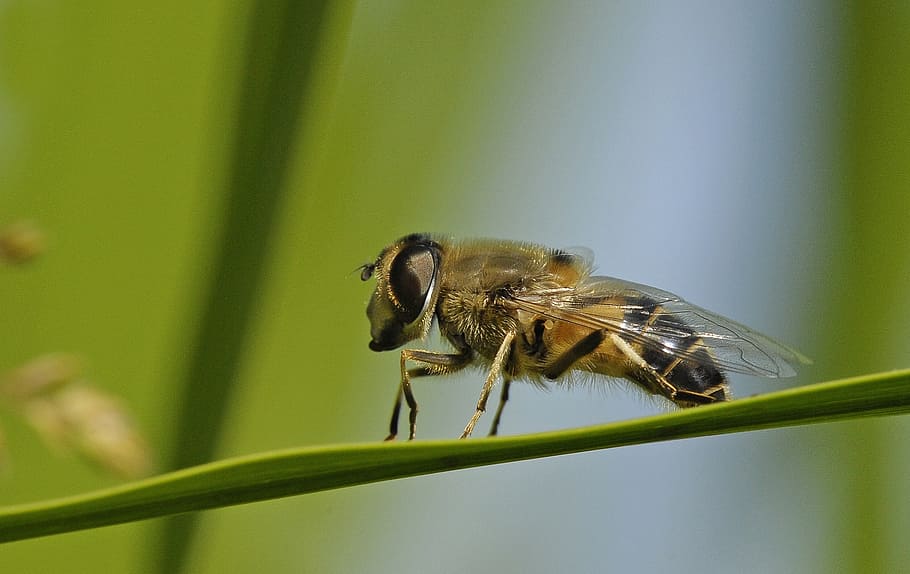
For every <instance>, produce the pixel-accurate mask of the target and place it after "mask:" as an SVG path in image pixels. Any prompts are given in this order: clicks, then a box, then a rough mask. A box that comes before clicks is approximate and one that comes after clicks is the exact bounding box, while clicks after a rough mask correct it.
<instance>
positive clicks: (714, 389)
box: [636, 338, 730, 406]
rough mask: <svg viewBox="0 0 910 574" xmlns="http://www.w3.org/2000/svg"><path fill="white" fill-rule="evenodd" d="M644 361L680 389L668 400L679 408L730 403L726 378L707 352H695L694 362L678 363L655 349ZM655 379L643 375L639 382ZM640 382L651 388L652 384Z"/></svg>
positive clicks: (680, 361)
mask: <svg viewBox="0 0 910 574" xmlns="http://www.w3.org/2000/svg"><path fill="white" fill-rule="evenodd" d="M699 343H700V342H699V340H698V339H695V338H693V344H699ZM641 357H642V359H644V361H645V363H647V364H648V365H649V366H650V367H651V368H652V369H654V371H655V372H656V373H657V374H658V375H660V376H661V377H663V378H664V379H666V381H667V382H668V383H670V385H671V386H672V387H674V388H675V389H677V391H678V392H677V394H676V396H675V397H668V398H670V399H671V400H673V401H674V402H676V403H677V404H679V405H680V406H692V405H696V404H705V403H712V402H715V401H728V400H730V393H729V386H728V384H727V378H726V377H725V376H724V374H723V373H722V372H721V371H720V370H719V369H718V368H717V367H716V366H715V365H714V359H713V358H712V357H711V356H710V355H709V354H708V352H707V351H706V350H704V349H698V350H696V351H695V352H694V353H693V358H691V359H689V358H686V359H679V358H677V357H674V356H672V355H670V354H669V353H665V352H663V351H660V350H658V349H652V348H648V349H644V350H643V352H642V354H641ZM652 376H653V375H650V374H648V373H641V374H639V376H638V377H636V379H639V378H640V377H643V378H649V377H652ZM641 382H645V383H646V384H648V385H650V384H652V383H651V381H641Z"/></svg>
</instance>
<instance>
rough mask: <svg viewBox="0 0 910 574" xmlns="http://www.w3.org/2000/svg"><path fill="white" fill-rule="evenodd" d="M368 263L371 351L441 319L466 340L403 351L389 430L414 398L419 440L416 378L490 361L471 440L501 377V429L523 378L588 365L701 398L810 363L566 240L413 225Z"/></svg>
mask: <svg viewBox="0 0 910 574" xmlns="http://www.w3.org/2000/svg"><path fill="white" fill-rule="evenodd" d="M360 270H361V274H360V277H361V279H362V280H363V281H367V280H368V279H370V278H371V277H373V276H375V277H376V289H375V291H374V293H373V296H372V297H371V299H370V303H369V306H368V307H367V316H368V317H369V319H370V324H371V335H372V340H371V341H370V349H372V350H374V351H388V350H392V349H397V348H398V347H401V346H402V345H404V344H405V343H408V342H410V341H413V340H415V339H422V338H424V337H425V336H426V335H427V333H428V332H429V330H430V327H431V325H432V323H433V319H434V318H435V319H436V322H437V324H438V326H439V331H440V332H441V334H442V336H443V337H444V338H445V339H446V340H447V341H448V342H449V343H451V345H452V347H454V352H451V353H439V352H434V351H424V350H417V349H404V350H402V351H401V382H400V385H399V387H398V393H397V395H396V398H395V403H394V406H393V410H392V419H391V422H390V424H389V435H388V437H387V438H386V440H391V439H394V438H395V436H396V435H397V434H398V418H399V414H400V412H401V405H402V399H404V401H405V402H407V404H408V408H409V409H410V416H409V432H408V438H409V439H413V438H414V435H415V429H416V422H417V401H416V400H415V399H414V393H413V392H412V390H411V379H414V378H416V377H425V376H431V375H432V376H435V375H446V374H449V373H454V372H455V371H459V370H461V369H463V368H464V367H466V366H468V365H471V364H480V365H483V366H486V367H487V368H488V369H489V370H488V374H487V377H486V380H485V382H484V385H483V388H482V390H481V393H480V398H479V400H478V401H477V406H476V408H475V411H474V413H473V415H472V416H471V419H470V420H469V421H468V424H467V425H466V426H465V428H464V432H463V433H462V434H461V437H462V438H466V437H468V436H470V435H471V432H472V431H473V429H474V425H475V424H476V423H477V420H478V419H479V418H480V416H481V414H482V413H483V412H484V411H485V410H486V405H487V400H488V398H489V396H490V393H491V391H492V389H493V387H494V385H495V384H496V382H497V381H498V380H499V378H500V377H502V379H503V384H502V392H501V398H500V402H499V407H498V408H497V410H496V414H495V416H494V417H493V423H492V427H491V430H490V434H491V435H495V434H496V433H497V431H498V428H499V422H500V419H501V417H502V410H503V407H504V406H505V404H506V402H507V401H508V398H509V385H510V384H511V382H512V381H513V380H517V379H523V380H528V381H530V382H533V383H536V384H539V385H543V384H544V383H545V381H546V380H557V379H560V378H563V377H565V376H567V375H569V374H571V373H573V372H579V371H580V372H584V373H589V374H594V375H605V376H607V377H615V378H623V379H627V380H629V381H631V382H632V383H634V384H636V385H637V386H638V387H640V388H641V389H643V390H644V391H646V392H648V393H651V394H653V395H659V396H662V397H665V398H666V399H668V400H670V401H671V402H673V403H675V404H676V405H678V406H680V407H691V406H696V405H704V404H710V403H714V402H720V401H728V400H730V398H731V395H730V389H729V385H728V382H727V377H726V375H725V373H728V372H734V373H745V374H749V375H758V376H762V377H788V376H792V375H794V374H795V372H794V370H793V366H794V365H796V364H799V363H809V362H810V361H809V359H807V358H806V357H804V356H803V355H801V354H800V353H799V352H797V351H795V350H793V349H790V348H788V347H786V346H784V345H782V344H780V343H777V342H775V341H773V340H771V339H770V338H768V337H766V336H765V335H762V334H760V333H757V332H755V331H753V330H752V329H749V328H748V327H746V326H744V325H741V324H739V323H737V322H735V321H732V320H730V319H727V318H725V317H721V316H720V315H717V314H715V313H712V312H710V311H707V310H705V309H702V308H701V307H697V306H695V305H692V304H691V303H687V302H686V301H684V300H682V299H681V298H679V297H677V296H676V295H674V294H673V293H669V292H667V291H663V290H661V289H656V288H654V287H648V286H647V285H640V284H638V283H632V282H629V281H624V280H622V279H615V278H613V277H602V276H592V275H591V272H592V270H593V267H592V262H591V260H590V258H588V257H585V256H582V255H578V254H574V253H570V252H568V251H563V250H560V249H550V248H547V247H543V246H539V245H533V244H530V243H519V242H511V241H498V240H489V239H471V240H464V241H456V240H452V239H449V238H443V237H436V236H431V235H425V234H412V235H408V236H406V237H403V238H401V239H399V240H398V241H396V242H395V243H393V244H392V245H390V246H388V247H386V248H385V249H383V250H382V252H381V253H380V254H379V256H378V257H377V258H376V260H375V261H374V262H373V263H368V264H366V265H363V266H362V267H361V268H360ZM409 363H411V364H414V365H415V366H414V367H413V368H408V364H409Z"/></svg>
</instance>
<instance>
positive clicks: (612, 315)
mask: <svg viewBox="0 0 910 574" xmlns="http://www.w3.org/2000/svg"><path fill="white" fill-rule="evenodd" d="M513 300H514V304H515V305H516V307H517V308H519V309H522V310H524V311H527V312H530V313H534V314H537V315H542V316H544V317H548V318H550V319H553V320H556V321H565V322H568V323H572V324H575V325H580V326H583V327H588V328H590V329H604V330H607V331H609V332H611V333H616V334H617V335H619V336H620V337H622V338H623V339H625V340H627V341H634V342H637V343H640V344H641V345H644V346H645V347H649V348H652V349H657V350H660V351H662V352H665V353H670V354H672V355H675V356H677V357H680V358H683V359H687V358H688V359H696V360H697V359H698V356H697V353H698V351H699V350H702V349H704V350H707V351H708V352H709V353H710V355H711V356H712V357H713V358H714V360H715V362H716V363H717V366H718V367H719V368H720V369H721V370H724V371H729V372H735V373H745V374H749V375H758V376H762V377H789V376H792V375H794V374H795V371H794V369H793V367H794V366H796V365H798V364H808V363H811V362H812V361H811V360H810V359H808V358H807V357H805V356H804V355H802V354H800V353H799V352H798V351H796V350H794V349H791V348H789V347H787V346H786V345H783V344H781V343H778V342H777V341H774V340H773V339H771V338H769V337H767V336H765V335H762V334H761V333H758V332H756V331H753V330H752V329H750V328H749V327H746V326H745V325H742V324H740V323H737V322H736V321H733V320H731V319H727V318H726V317H722V316H720V315H718V314H716V313H712V312H711V311H708V310H707V309H702V308H701V307H698V306H697V305H693V304H691V303H687V302H686V301H684V300H683V299H681V298H680V297H678V296H676V295H674V294H673V293H670V292H668V291H664V290H662V289H657V288H655V287H649V286H647V285H641V284H639V283H632V282H630V281H625V280H622V279H616V278H613V277H589V278H588V279H586V280H585V281H584V282H583V283H582V284H580V285H579V286H578V287H577V288H574V289H573V288H557V289H548V290H543V291H537V292H527V293H519V294H516V295H515V296H514V297H513Z"/></svg>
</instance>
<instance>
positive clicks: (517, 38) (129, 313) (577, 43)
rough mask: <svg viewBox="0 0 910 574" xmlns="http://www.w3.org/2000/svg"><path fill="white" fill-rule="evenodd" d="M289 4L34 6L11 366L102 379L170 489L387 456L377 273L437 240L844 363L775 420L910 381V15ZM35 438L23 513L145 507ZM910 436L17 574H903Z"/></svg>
mask: <svg viewBox="0 0 910 574" xmlns="http://www.w3.org/2000/svg"><path fill="white" fill-rule="evenodd" d="M292 4H294V3H292V2H288V3H286V4H285V6H290V5H292ZM268 5H270V3H268V2H264V1H263V2H254V1H241V2H218V1H214V0H210V1H205V2H196V3H189V4H187V3H178V2H173V1H168V0H163V1H158V2H154V3H140V4H129V5H128V4H124V3H120V2H110V1H100V2H93V3H90V5H89V4H86V5H82V4H78V3H70V2H57V1H45V2H34V1H25V0H19V1H16V0H5V1H0V228H2V227H4V226H7V225H11V224H13V223H15V222H17V221H22V220H28V221H31V222H33V223H34V225H35V226H37V227H38V228H40V230H41V231H42V233H43V234H44V235H45V239H44V240H43V243H44V245H45V246H46V247H45V249H44V251H43V252H42V253H41V254H40V255H39V256H38V257H37V258H36V259H35V260H34V261H31V262H29V264H27V265H11V264H7V265H0V317H2V325H0V334H2V339H3V341H4V343H3V344H2V345H0V371H4V372H5V371H9V370H11V369H15V368H17V367H19V366H21V365H23V364H25V363H27V362H28V361H31V360H32V359H34V358H35V357H37V356H41V355H44V354H45V353H49V352H72V353H77V354H78V355H79V356H81V357H83V358H84V366H83V367H82V368H83V370H84V373H85V376H86V377H87V378H88V379H90V380H91V382H92V384H93V385H94V386H95V387H96V388H98V389H99V391H100V392H104V393H108V394H110V395H112V396H116V397H119V398H120V400H122V401H123V404H125V405H128V408H129V409H130V410H131V412H132V413H133V417H134V419H135V422H136V424H137V426H138V428H139V429H140V430H141V432H142V434H143V436H144V437H145V442H146V443H147V445H148V449H149V451H150V452H151V453H153V456H154V459H155V462H154V464H155V468H157V469H159V470H165V469H168V468H171V467H174V466H180V465H182V464H189V463H191V462H192V461H194V460H205V459H208V458H223V457H229V456H233V455H239V454H246V453H254V452H260V451H265V450H269V449H275V448H282V447H290V446H300V445H317V444H326V443H339V442H354V441H372V440H379V439H381V438H382V437H383V436H384V434H385V431H386V426H387V422H388V416H389V412H390V407H391V401H392V398H393V396H394V392H395V388H396V385H397V382H398V359H397V355H396V354H395V353H391V352H390V353H384V354H376V353H373V352H371V351H369V350H368V349H367V342H368V340H369V329H368V323H367V320H366V318H365V315H364V311H365V308H366V303H367V301H368V298H369V295H370V292H371V289H372V284H363V283H361V282H360V280H359V277H358V273H357V272H356V271H354V272H352V270H355V269H356V267H357V266H358V265H360V264H362V263H364V262H367V261H371V260H372V259H373V258H374V257H375V256H376V254H377V253H378V252H379V250H380V249H381V248H382V247H384V246H385V245H386V244H388V243H390V242H391V241H393V240H395V239H396V238H398V237H399V236H401V235H404V234H406V233H409V232H413V231H435V232H443V233H451V234H455V235H461V236H492V237H501V238H509V239H521V240H527V241H533V242H538V243H543V244H547V245H551V246H555V247H572V246H585V247H588V248H590V249H591V250H592V251H593V252H594V253H595V254H596V262H597V267H598V270H599V271H600V272H601V273H603V274H608V275H614V276H618V277H623V278H627V279H630V280H633V281H637V282H643V283H648V284H652V285H655V286H659V287H662V288H665V289H669V290H672V291H674V292H677V293H679V294H681V295H682V296H684V297H685V298H686V299H688V300H690V301H692V302H694V303H697V304H699V305H702V306H705V307H708V308H710V309H712V310H714V311H717V312H719V313H722V314H724V315H727V316H729V317H732V318H734V319H736V320H738V321H740V322H743V323H746V324H748V325H750V326H752V327H754V328H756V329H758V330H761V331H763V332H765V333H768V334H769V335H772V336H774V337H775V338H778V339H780V340H782V341H785V342H787V343H789V344H792V345H794V346H795V347H797V348H799V349H800V350H802V351H803V352H805V353H806V354H808V355H810V356H811V357H813V358H814V360H815V365H813V366H811V367H808V368H806V369H803V370H802V371H801V372H800V375H799V376H798V377H797V378H796V379H793V380H785V381H774V380H770V381H769V380H757V379H750V378H748V377H736V378H735V379H734V389H733V390H734V394H736V395H739V396H746V395H750V394H753V393H761V392H766V391H770V390H774V389H778V388H781V387H782V386H785V385H798V384H808V383H812V382H818V381H823V380H827V379H831V378H837V377H845V376H851V375H857V374H862V373H866V372H872V371H880V370H886V369H891V368H898V367H907V366H910V351H908V340H910V326H908V325H910V304H908V298H907V295H906V294H907V293H908V292H910V233H908V232H907V229H906V224H905V220H906V218H907V215H908V214H910V169H908V166H910V163H908V161H907V158H908V157H910V130H908V128H910V100H908V98H907V94H908V93H910V43H907V42H906V32H907V30H908V29H910V7H908V6H907V5H904V4H900V5H898V3H894V5H893V6H891V7H888V8H885V7H882V6H879V7H872V6H871V5H869V4H865V3H859V2H857V3H850V2H848V3H831V2H800V3H790V2H763V3H752V2H710V1H704V2H689V3H685V4H682V3H676V2H650V3H639V2H610V3H607V2H604V3H591V2H571V3H550V2H507V1H494V2H442V3H433V4H430V3H422V2H362V3H327V4H325V6H323V4H322V3H312V4H303V5H304V6H305V9H301V10H302V11H300V12H295V11H294V10H293V9H290V8H289V9H288V10H289V12H287V13H282V12H280V9H279V8H277V6H279V5H281V3H280V2H274V3H271V5H272V8H268V7H266V6H268ZM270 94H271V95H270ZM276 94H277V95H276ZM270 97H271V98H272V99H270ZM237 301H240V303H237ZM428 346H430V347H431V348H442V344H441V342H440V341H439V340H438V337H437V336H436V335H435V334H432V335H431V339H430V341H429V342H428ZM481 378H482V375H481V374H479V373H477V372H471V373H468V374H465V375H463V376H458V377H451V378H448V379H446V380H440V381H429V380H427V381H420V382H418V383H417V385H416V387H415V393H416V395H417V398H418V400H419V401H420V404H421V419H420V429H419V430H420V433H419V437H422V438H440V437H454V436H457V435H458V434H459V432H460V430H461V428H462V427H463V425H464V423H465V422H466V420H467V418H468V417H469V416H470V414H471V412H472V409H473V404H474V402H475V401H476V398H477V394H478V392H479V389H480V384H481ZM509 407H510V408H508V409H506V413H505V415H504V418H503V425H502V427H501V432H503V433H504V434H515V433H524V432H535V431H543V430H548V429H557V428H565V427H575V426H581V425H587V424H593V423H601V422H607V421H614V420H621V419H627V418H631V417H636V416H642V415H647V414H653V413H655V412H658V411H660V410H662V409H664V408H665V407H664V406H663V405H661V404H659V403H657V402H655V401H653V400H650V399H648V398H646V397H643V396H642V395H641V394H639V393H637V392H634V391H630V390H629V389H628V388H627V387H626V385H624V384H622V383H618V382H617V383H609V384H604V385H602V387H600V388H596V389H591V388H588V387H580V388H577V389H574V390H566V389H563V388H555V389H554V390H553V391H552V392H549V393H547V392H541V391H539V390H537V389H535V388H532V387H530V386H513V392H512V401H511V402H510V405H509ZM19 414H20V413H18V412H17V409H16V408H15V406H10V405H9V404H7V405H6V407H5V408H2V410H0V426H2V433H3V435H2V436H3V439H2V442H0V444H2V445H3V456H2V463H0V465H2V466H0V504H2V505H7V504H16V503H21V502H28V501H37V500H42V499H46V498H51V497H59V496H66V495H71V494H77V493H81V492H85V491H87V490H91V489H96V488H100V487H105V486H110V485H113V484H118V483H119V482H120V480H121V479H118V478H116V477H112V476H111V475H110V474H108V473H105V472H104V471H103V470H101V469H99V468H96V467H95V466H92V465H90V464H86V463H85V462H83V461H81V460H79V459H78V458H73V457H65V456H64V457H61V456H58V455H57V454H55V453H54V452H52V451H50V450H48V449H47V448H46V447H45V445H44V443H43V442H42V441H41V439H40V438H39V436H38V435H37V434H36V433H35V432H34V430H33V429H32V428H31V427H30V426H29V425H28V424H27V423H26V422H25V420H24V418H23V417H21V416H19ZM489 419H490V417H489V416H488V417H484V419H482V420H481V423H480V428H481V429H485V428H487V425H488V424H489V422H490V421H489ZM209 431H210V432H209ZM908 432H910V421H908V420H907V419H906V418H893V419H883V420H863V421H858V422H851V423H836V424H826V425H821V426H818V427H812V428H796V429H790V430H775V431H764V432H755V433H748V434H744V435H736V436H725V437H713V438H704V439H694V440H686V441H680V442H671V443H665V444H655V445H647V446H641V447H631V448H623V449H617V450H610V451H603V452H594V453H589V454H582V455H574V456H566V457H558V458H552V459H547V460H540V461H533V462H524V463H515V464H509V465H503V466H495V467H489V468H483V469H477V470H469V471H460V472H454V473H447V474H442V475H437V476H428V477H420V478H412V479H406V480H400V481H394V482H387V483H382V484H375V485H369V486H364V487H357V488H350V489H345V490H341V491H334V492H326V493H319V494H314V495H308V496H303V497H297V498H290V499H285V500H278V501H273V502H267V503H260V504H253V505H248V506H243V507H236V508H227V509H221V510H216V511H212V512H208V513H205V514H203V515H201V516H198V515H197V518H198V520H197V521H196V522H195V523H189V522H186V521H183V522H174V521H167V520H157V521H150V522H145V523H137V524H129V525H123V526H116V527H109V528H103V529H98V530H94V531H87V532H80V533H74V534H67V535H61V536H55V537H50V538H46V539H38V540H32V541H25V542H17V543H13V544H9V545H5V546H2V547H0V571H3V572H38V571H65V572H69V573H79V572H97V571H101V570H106V571H111V572H156V571H158V572H160V571H172V572H173V571H177V570H176V569H177V567H178V566H177V565H179V564H180V563H181V560H183V562H182V565H183V568H184V569H185V571H187V572H202V573H205V572H213V573H214V572H276V573H277V572H390V573H391V572H415V573H416V572H490V571H495V572H541V573H543V572H553V571H561V572H599V571H617V572H630V571H638V572H649V571H650V572H658V571H676V572H730V571H737V572H756V573H758V572H825V573H828V572H858V571H869V572H873V571H875V572H885V571H888V572H897V571H901V570H902V569H905V568H906V564H907V563H908V562H910V547H908V546H907V544H906V540H905V539H906V533H907V532H908V529H910V512H908V510H910V508H908V507H910V502H908V501H910V486H908V483H907V481H906V476H907V474H908V472H910V455H908V450H907V446H906V440H905V437H906V436H908ZM207 433H208V434H207ZM209 435H210V436H209ZM194 525H195V527H196V528H197V529H198V531H197V532H196V535H195V536H190V535H189V534H187V533H188V532H189V531H190V530H191V529H192V527H193V526H194ZM168 532H169V533H171V534H170V535H167V534H164V535H163V533H168ZM175 533H178V534H175ZM180 533H182V534H180ZM175 539H177V540H175ZM181 541H182V542H181ZM162 556H167V557H168V559H165V560H162V559H161V558H162Z"/></svg>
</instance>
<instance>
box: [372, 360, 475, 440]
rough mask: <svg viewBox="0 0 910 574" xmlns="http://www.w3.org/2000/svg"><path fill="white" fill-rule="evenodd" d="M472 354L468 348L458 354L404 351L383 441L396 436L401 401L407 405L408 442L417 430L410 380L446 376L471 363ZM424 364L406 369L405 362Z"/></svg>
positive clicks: (414, 402)
mask: <svg viewBox="0 0 910 574" xmlns="http://www.w3.org/2000/svg"><path fill="white" fill-rule="evenodd" d="M471 356H472V352H471V349H470V348H469V347H464V348H460V349H458V353H455V354H449V353H434V352H432V351H419V350H416V349H405V350H403V351H402V352H401V384H400V385H399V387H398V394H397V395H395V404H394V405H393V406H392V419H391V420H390V421H389V436H387V437H386V438H385V440H393V439H394V438H395V437H396V436H397V435H398V417H399V414H400V413H401V401H402V397H404V401H405V402H407V403H408V409H409V410H410V412H409V415H408V427H409V431H408V440H413V439H414V434H415V431H416V428H417V400H416V399H414V393H413V392H412V391H411V379H412V378H414V377H427V376H433V375H447V374H449V373H454V372H455V371H458V370H459V369H462V368H464V367H465V365H467V364H468V363H470V362H471ZM408 361H414V362H416V363H424V365H425V366H423V367H418V368H416V369H408V368H407V362H408Z"/></svg>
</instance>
